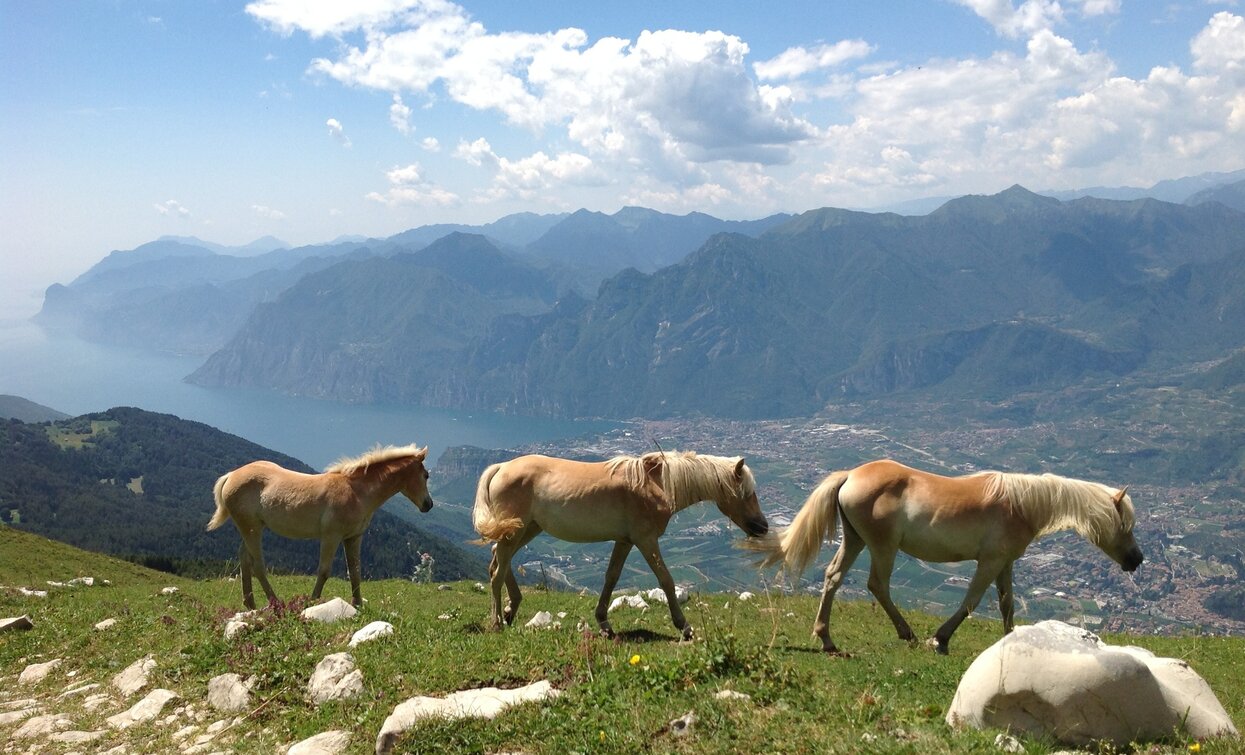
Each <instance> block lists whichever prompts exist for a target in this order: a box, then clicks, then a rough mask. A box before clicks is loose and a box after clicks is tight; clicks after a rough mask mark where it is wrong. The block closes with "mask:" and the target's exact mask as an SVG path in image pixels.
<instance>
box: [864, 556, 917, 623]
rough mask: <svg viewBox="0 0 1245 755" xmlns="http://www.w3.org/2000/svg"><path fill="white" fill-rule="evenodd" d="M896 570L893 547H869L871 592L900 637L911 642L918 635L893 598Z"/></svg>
mask: <svg viewBox="0 0 1245 755" xmlns="http://www.w3.org/2000/svg"><path fill="white" fill-rule="evenodd" d="M894 570H895V550H894V549H893V548H888V549H887V550H885V551H883V550H882V548H873V547H870V548H869V592H871V593H873V597H875V598H877V599H878V603H880V604H881V605H882V610H884V611H886V615H887V616H889V617H890V619H891V623H892V624H894V625H895V631H896V632H898V633H899V639H901V640H905V641H909V642H910V641H912V640H915V639H916V635H915V634H913V633H912V627H910V626H908V622H907V621H905V620H904V617H903V614H901V613H900V612H899V608H898V607H896V606H895V602H894V601H893V600H891V573H892V572H893V571H894Z"/></svg>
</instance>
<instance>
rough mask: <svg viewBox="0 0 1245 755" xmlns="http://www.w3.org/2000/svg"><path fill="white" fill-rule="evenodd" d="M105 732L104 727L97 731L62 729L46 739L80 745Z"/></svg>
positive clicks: (95, 738) (93, 739) (97, 737)
mask: <svg viewBox="0 0 1245 755" xmlns="http://www.w3.org/2000/svg"><path fill="white" fill-rule="evenodd" d="M107 733H108V732H107V730H104V729H100V730H99V731H62V732H60V733H59V734H53V735H52V736H50V737H48V739H50V740H51V741H53V742H60V743H61V744H70V745H80V744H86V743H87V742H94V741H95V740H97V739H99V738H100V737H102V736H104V735H105V734H107Z"/></svg>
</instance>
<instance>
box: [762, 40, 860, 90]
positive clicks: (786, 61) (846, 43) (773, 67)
mask: <svg viewBox="0 0 1245 755" xmlns="http://www.w3.org/2000/svg"><path fill="white" fill-rule="evenodd" d="M873 50H874V48H873V45H871V44H869V43H868V42H866V41H864V40H863V39H845V40H843V41H841V42H836V43H835V44H832V45H820V46H818V47H813V48H805V47H792V48H789V49H787V50H784V51H783V52H782V53H780V54H778V55H777V56H775V57H773V58H770V59H769V60H763V61H761V62H759V63H753V64H752V69H753V70H754V71H756V74H757V78H759V79H761V80H762V81H771V80H775V79H795V78H799V77H800V76H803V75H804V74H806V73H809V72H811V71H816V70H818V69H821V68H832V67H834V66H838V65H842V64H843V63H846V62H847V61H849V60H852V59H854V58H863V57H867V56H868V55H869V54H871V53H872V52H873Z"/></svg>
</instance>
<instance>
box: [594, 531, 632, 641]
mask: <svg viewBox="0 0 1245 755" xmlns="http://www.w3.org/2000/svg"><path fill="white" fill-rule="evenodd" d="M630 553H631V543H629V542H627V541H625V540H616V541H614V552H613V553H611V554H610V563H609V566H608V567H606V569H605V584H604V585H603V586H602V587H601V599H600V600H598V601H597V612H596V617H597V626H599V627H601V634H603V635H605V636H606V637H613V636H614V628H613V627H611V626H610V622H609V607H610V596H611V595H613V594H614V586H615V585H617V584H618V578H619V577H621V576H622V570H623V564H625V563H627V556H628V555H629V554H630Z"/></svg>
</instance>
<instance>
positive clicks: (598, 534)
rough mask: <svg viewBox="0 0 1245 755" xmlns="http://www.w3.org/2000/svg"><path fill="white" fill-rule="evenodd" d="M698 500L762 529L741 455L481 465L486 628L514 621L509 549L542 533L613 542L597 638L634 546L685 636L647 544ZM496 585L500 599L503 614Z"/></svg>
mask: <svg viewBox="0 0 1245 755" xmlns="http://www.w3.org/2000/svg"><path fill="white" fill-rule="evenodd" d="M706 500H712V501H713V502H714V503H716V504H717V507H718V510H719V511H721V512H722V513H723V514H725V515H726V516H727V517H728V518H730V520H731V521H732V522H734V523H735V524H736V525H737V526H738V527H739V528H740V529H742V530H743V531H744V532H745V533H746V534H748V535H750V536H760V535H764V534H765V533H766V532H767V531H768V530H769V523H768V522H767V521H766V520H765V515H764V514H762V513H761V507H760V505H759V504H758V503H757V494H756V481H755V480H754V479H753V476H752V470H750V469H749V468H748V466H747V464H745V463H744V460H743V458H741V457H730V458H728V457H723V456H710V455H708V454H697V453H695V452H693V451H685V452H677V451H672V452H669V453H665V452H653V453H647V454H644V455H643V456H638V457H636V456H616V457H614V458H612V459H609V460H608V461H602V462H582V461H571V460H569V459H558V458H553V457H549V456H540V455H531V456H520V457H518V458H516V459H512V460H510V461H507V462H503V463H501V464H494V465H492V466H490V467H489V468H487V469H485V470H484V473H483V474H481V475H480V481H479V484H478V485H477V487H476V498H475V506H474V508H473V509H472V523H473V524H474V525H475V528H476V531H477V532H479V533H480V536H481V539H480V540H479V541H478V542H480V543H482V544H485V543H489V542H491V543H493V544H494V545H493V557H492V561H491V562H490V564H489V578H490V586H491V588H492V613H491V617H490V618H491V620H492V628H493V629H494V630H500V629H501V628H502V622H503V620H504V621H505V623H506V624H507V625H509V624H512V623H514V618H515V615H516V613H517V612H518V609H519V602H520V601H521V600H522V597H523V596H522V595H521V594H520V592H519V585H518V582H517V581H516V580H515V577H514V572H513V571H512V570H511V567H510V562H511V559H512V558H513V557H514V554H515V552H516V551H518V550H519V548H522V547H523V546H524V545H526V544H527V543H528V542H529V541H531V539H532V538H534V537H536V536H537V535H538V534H540V533H541V532H548V533H549V534H550V535H552V536H554V537H556V538H559V539H561V540H567V541H570V542H576V543H596V542H604V541H607V540H612V541H614V550H613V553H612V554H611V555H610V560H609V566H608V567H607V568H606V570H605V584H604V586H603V587H602V588H601V599H600V600H599V601H597V607H596V620H597V624H598V625H599V626H600V628H601V632H602V634H604V635H605V636H607V637H612V636H613V634H614V631H613V629H612V628H611V627H610V623H609V620H608V607H609V600H610V595H611V594H612V593H613V591H614V586H615V585H616V584H617V582H618V578H619V576H621V574H622V570H623V564H624V563H625V562H626V560H627V556H628V554H629V553H630V552H631V548H632V547H633V546H634V547H636V548H639V549H640V553H641V555H643V556H644V559H645V560H646V561H647V562H648V565H649V568H650V569H652V570H653V574H654V575H656V577H657V582H658V584H659V585H660V586H661V589H662V591H663V592H665V594H666V605H667V606H668V607H669V608H670V618H671V620H672V621H673V622H674V626H675V628H677V629H678V630H679V631H680V632H681V633H682V636H683V638H684V639H691V637H692V634H693V633H692V627H691V625H690V624H688V622H687V618H686V617H684V615H683V610H682V609H681V608H680V607H679V601H678V599H677V597H676V595H675V589H674V579H672V578H671V576H670V570H669V569H667V568H666V562H665V561H664V560H663V559H662V555H661V549H660V548H659V547H658V544H657V540H658V538H660V537H661V535H662V534H663V533H664V532H665V531H666V526H667V525H668V524H669V523H670V518H671V517H672V516H674V515H675V514H676V513H678V512H680V511H682V510H683V509H685V508H687V507H688V506H691V505H692V504H694V503H699V502H701V501H706ZM503 584H504V585H505V586H506V589H507V593H508V596H509V599H510V600H509V605H508V606H507V607H506V609H505V612H504V613H503V611H502V607H501V589H502V585H503Z"/></svg>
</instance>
